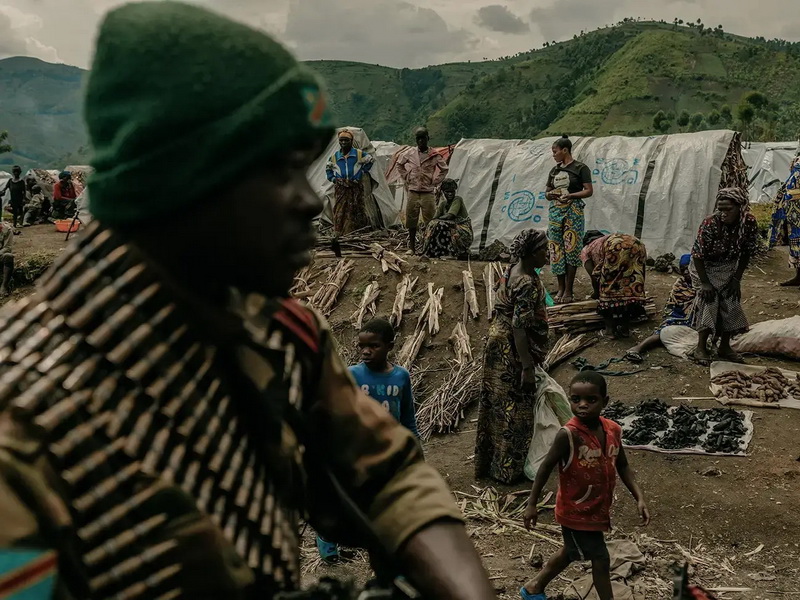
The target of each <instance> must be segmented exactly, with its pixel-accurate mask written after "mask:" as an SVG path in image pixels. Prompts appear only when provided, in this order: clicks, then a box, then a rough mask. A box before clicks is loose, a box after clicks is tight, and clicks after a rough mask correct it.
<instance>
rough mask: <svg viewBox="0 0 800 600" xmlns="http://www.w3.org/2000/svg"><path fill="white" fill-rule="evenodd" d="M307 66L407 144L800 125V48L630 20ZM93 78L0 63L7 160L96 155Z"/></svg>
mask: <svg viewBox="0 0 800 600" xmlns="http://www.w3.org/2000/svg"><path fill="white" fill-rule="evenodd" d="M309 65H310V66H311V67H313V68H314V69H316V70H317V71H318V72H319V73H320V74H321V75H322V76H323V77H324V78H325V79H326V81H327V82H328V88H329V92H330V97H331V104H332V107H333V110H334V113H335V114H336V116H337V118H338V120H339V121H340V122H341V123H344V124H352V125H362V126H363V127H364V128H365V129H366V130H367V131H368V133H369V134H370V136H371V137H372V138H373V139H391V140H395V141H398V142H404V141H405V142H409V141H411V132H412V130H413V128H414V127H415V126H417V125H421V124H427V125H428V127H429V128H430V129H431V134H432V137H433V141H434V143H436V144H444V143H453V142H456V141H458V139H460V138H461V137H505V138H535V137H538V136H542V135H551V134H560V133H569V134H574V135H578V134H583V135H610V134H620V135H648V134H652V133H657V132H664V133H674V132H678V131H694V130H702V129H717V128H722V127H734V128H739V129H742V130H744V132H745V136H746V137H747V138H749V139H754V140H755V139H764V140H766V139H794V138H796V137H797V135H798V133H800V44H790V43H787V42H783V41H779V40H772V41H767V40H764V39H763V38H758V39H749V38H743V37H740V36H735V35H731V34H728V33H724V32H723V31H722V30H721V29H719V28H718V29H707V28H705V27H701V26H699V25H694V24H693V25H692V26H691V27H683V26H678V25H675V24H667V23H656V22H625V23H622V24H620V25H617V26H615V27H610V28H606V29H600V30H597V31H593V32H590V33H588V34H581V35H580V36H575V37H574V38H573V39H572V40H569V41H566V42H562V43H558V44H547V45H546V46H545V47H543V48H541V49H538V50H534V51H531V52H526V53H522V54H519V55H517V56H513V57H508V58H505V59H503V60H496V61H489V62H479V63H456V64H446V65H439V66H435V67H428V68H425V69H392V68H388V67H381V66H378V65H369V64H362V63H353V62H342V61H312V62H310V63H309ZM82 75H83V72H82V71H81V70H80V69H77V68H75V67H68V66H65V65H52V64H48V63H44V62H42V61H39V60H36V59H30V58H10V59H6V60H1V61H0V89H2V90H3V102H2V103H0V130H4V129H7V130H8V131H9V134H10V135H9V141H10V142H11V144H12V145H13V146H14V148H15V150H14V152H13V153H12V154H10V155H9V154H6V155H0V168H3V165H4V164H6V165H7V164H9V163H12V162H20V163H23V164H25V165H33V164H37V165H47V166H54V167H58V166H61V165H62V164H64V163H67V162H72V163H75V162H82V161H84V160H85V158H86V148H85V145H86V139H85V134H84V132H83V129H82V125H81V120H80V107H79V98H80V86H81V78H82ZM754 91H755V92H759V94H756V95H755V96H753V95H750V94H751V93H752V92H754ZM748 95H750V96H749V97H750V98H751V102H750V103H749V104H747V105H746V106H740V105H741V104H742V100H743V98H745V97H748Z"/></svg>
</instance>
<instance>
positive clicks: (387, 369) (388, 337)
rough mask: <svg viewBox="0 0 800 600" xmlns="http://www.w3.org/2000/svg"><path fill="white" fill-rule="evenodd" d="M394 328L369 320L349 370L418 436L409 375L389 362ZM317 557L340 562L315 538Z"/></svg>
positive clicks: (332, 550) (335, 552)
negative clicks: (356, 359) (357, 358)
mask: <svg viewBox="0 0 800 600" xmlns="http://www.w3.org/2000/svg"><path fill="white" fill-rule="evenodd" d="M394 337H395V333H394V328H393V327H392V325H391V323H389V321H387V320H386V319H372V320H371V321H369V322H368V323H367V324H366V325H364V326H363V327H362V328H361V331H360V332H359V333H358V347H359V349H360V350H361V362H360V363H359V364H357V365H353V366H352V367H348V370H349V371H350V374H351V375H352V376H353V379H355V381H356V384H357V385H358V387H360V388H361V389H362V390H363V391H364V392H365V393H366V394H368V395H369V396H370V397H372V398H374V399H375V400H377V401H378V402H380V403H381V404H382V405H383V406H384V408H386V410H387V411H389V412H390V413H392V416H393V417H394V418H395V419H397V421H398V422H399V423H400V424H401V425H403V426H405V427H406V428H407V429H408V430H410V431H411V432H412V433H413V434H414V435H415V436H417V437H419V432H418V431H417V415H416V409H415V407H414V394H413V392H412V391H411V375H410V374H409V372H408V371H407V370H406V369H404V368H403V367H401V366H399V365H393V364H392V363H390V362H389V360H388V357H389V352H391V351H392V349H393V348H394ZM317 549H318V550H319V555H320V557H322V560H324V561H325V562H327V563H335V562H338V561H339V546H338V545H337V544H335V543H333V542H328V541H325V540H324V539H322V538H321V537H319V536H317Z"/></svg>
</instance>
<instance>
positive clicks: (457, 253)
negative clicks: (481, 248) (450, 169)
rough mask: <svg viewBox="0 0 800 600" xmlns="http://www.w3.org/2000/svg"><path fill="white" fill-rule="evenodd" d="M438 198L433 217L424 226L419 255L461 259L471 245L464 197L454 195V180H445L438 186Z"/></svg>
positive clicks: (470, 230)
mask: <svg viewBox="0 0 800 600" xmlns="http://www.w3.org/2000/svg"><path fill="white" fill-rule="evenodd" d="M439 190H440V191H441V192H442V199H441V201H440V202H439V204H438V205H437V206H436V214H435V216H434V217H433V220H432V221H431V222H430V223H428V225H427V227H425V237H424V238H423V240H422V254H424V255H425V256H430V257H431V258H439V257H440V256H453V257H455V258H463V257H465V256H467V255H468V254H469V247H470V246H471V245H472V222H471V221H470V219H469V213H468V212H467V207H466V206H464V200H463V198H461V196H457V195H456V191H457V190H458V183H456V181H455V180H453V179H445V180H444V181H442V184H441V185H440V186H439Z"/></svg>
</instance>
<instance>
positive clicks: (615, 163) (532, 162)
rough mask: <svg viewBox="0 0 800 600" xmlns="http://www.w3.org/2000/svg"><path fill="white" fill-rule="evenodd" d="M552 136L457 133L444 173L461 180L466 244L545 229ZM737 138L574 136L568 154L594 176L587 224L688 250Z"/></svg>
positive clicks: (719, 134)
mask: <svg viewBox="0 0 800 600" xmlns="http://www.w3.org/2000/svg"><path fill="white" fill-rule="evenodd" d="M556 139H557V138H543V139H539V140H533V141H532V140H486V139H484V140H461V141H460V142H459V143H458V145H457V146H456V147H455V150H454V151H453V156H452V159H451V161H450V172H449V174H448V176H449V177H452V178H454V179H458V180H459V195H460V196H461V197H462V198H464V202H465V204H466V207H467V209H468V211H469V214H470V218H471V220H472V228H473V231H474V241H473V245H472V250H473V251H475V252H478V251H480V250H482V249H483V248H485V247H486V246H488V245H489V244H491V243H492V242H494V241H495V240H500V241H501V242H503V243H504V244H506V245H508V244H509V243H510V242H511V240H513V238H514V236H515V235H517V234H518V233H519V232H520V231H522V230H524V229H528V228H531V227H533V228H536V229H546V228H547V214H548V201H547V200H546V199H545V197H544V194H545V187H546V184H547V177H548V174H549V172H550V170H551V169H552V167H553V158H552V153H551V146H552V144H553V142H554V141H555V140H556ZM734 140H738V137H737V136H736V135H735V133H734V132H733V131H704V132H701V133H691V134H676V135H663V136H651V137H638V138H629V137H622V136H612V137H604V138H595V137H575V138H573V139H572V142H573V155H574V156H575V158H576V159H577V160H580V161H581V162H584V163H586V164H587V165H588V166H589V168H590V169H591V171H592V177H593V183H594V196H592V197H591V198H589V199H588V200H587V201H586V228H587V229H605V230H608V231H617V232H623V233H630V234H633V235H636V236H637V237H639V238H640V239H641V240H642V241H643V242H644V243H645V245H646V246H647V249H648V253H649V254H650V255H651V256H655V255H657V254H662V253H665V252H672V253H673V254H675V255H676V256H677V255H680V254H683V253H685V252H687V251H688V250H689V249H690V248H691V245H692V243H693V242H694V239H695V236H696V234H697V228H698V226H699V225H700V222H701V221H702V219H703V218H704V217H705V216H706V215H708V214H709V213H710V212H712V210H713V207H714V201H715V197H716V192H717V190H718V189H719V185H720V181H721V178H722V164H723V162H724V161H725V159H726V157H727V156H728V153H729V151H734V152H738V148H739V145H738V144H737V143H734ZM732 148H735V150H731V149H732Z"/></svg>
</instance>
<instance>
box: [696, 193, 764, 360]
mask: <svg viewBox="0 0 800 600" xmlns="http://www.w3.org/2000/svg"><path fill="white" fill-rule="evenodd" d="M757 238H758V224H757V222H756V218H755V216H753V214H752V213H751V212H750V200H749V198H748V196H747V191H746V190H742V189H741V188H723V189H721V190H720V191H719V192H717V208H716V211H715V212H714V214H713V215H711V216H709V217H706V219H705V220H704V221H703V223H702V224H701V225H700V230H699V231H698V232H697V239H696V240H695V243H694V246H693V247H692V264H691V265H690V267H689V273H690V274H691V276H692V285H693V287H694V288H695V289H696V290H697V299H696V300H695V306H694V313H695V319H696V324H695V327H696V329H697V332H698V334H699V339H698V343H697V348H695V349H694V350H693V351H692V352H691V353H690V354H689V358H691V359H693V360H695V361H697V362H699V363H700V364H707V363H708V362H709V360H710V359H711V355H710V353H709V348H708V339H709V337H711V335H712V334H713V335H714V337H715V338H717V337H718V338H719V340H720V342H719V350H718V356H719V358H721V359H723V360H729V361H733V362H744V361H743V360H742V357H741V356H740V355H739V354H738V353H737V352H735V351H734V350H733V349H732V348H731V337H733V336H735V335H738V334H740V333H744V332H745V331H747V330H748V329H749V323H748V322H747V317H746V316H745V314H744V309H743V308H742V276H743V275H744V272H745V270H746V269H747V266H748V265H749V264H750V257H751V256H752V255H753V252H754V251H755V249H756V240H757Z"/></svg>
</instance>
